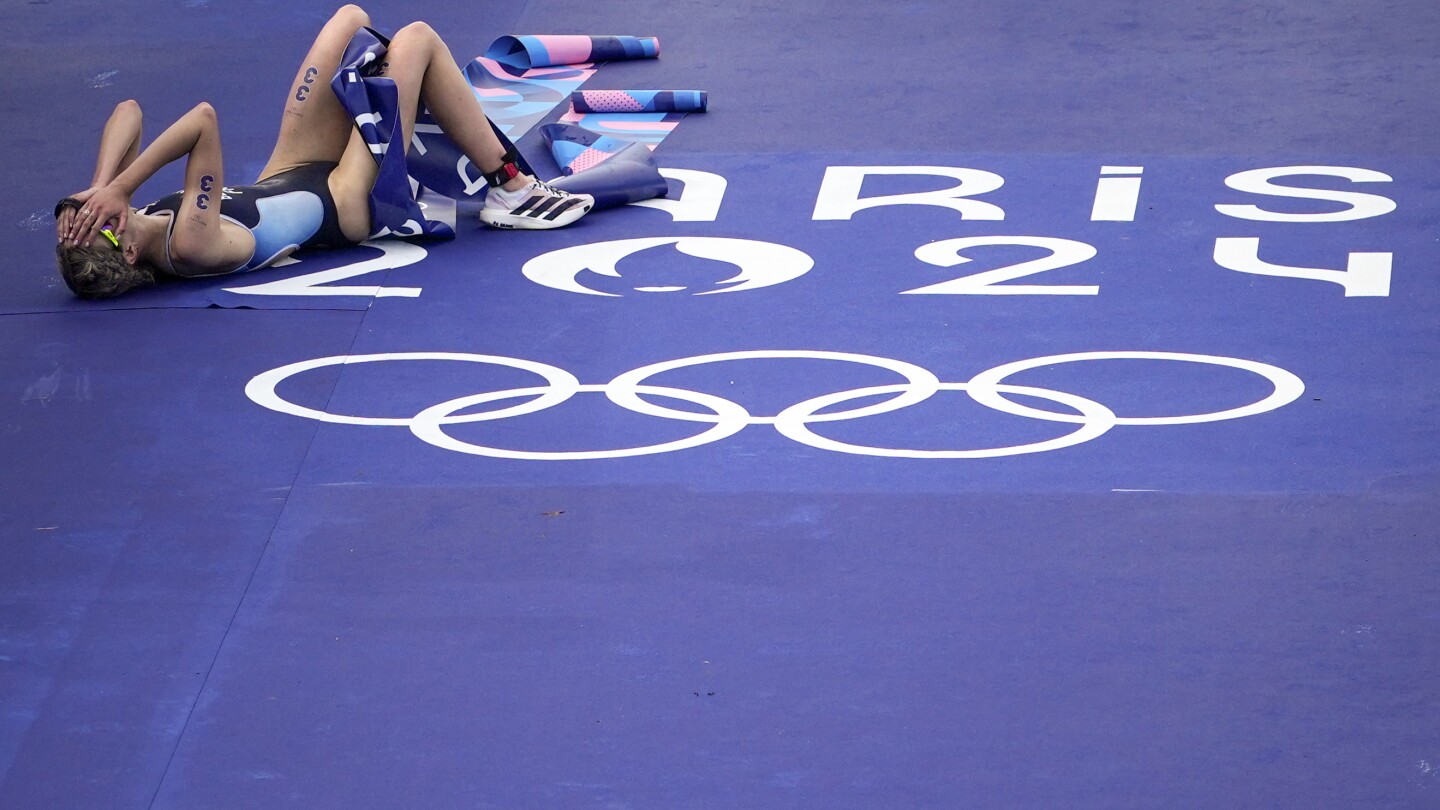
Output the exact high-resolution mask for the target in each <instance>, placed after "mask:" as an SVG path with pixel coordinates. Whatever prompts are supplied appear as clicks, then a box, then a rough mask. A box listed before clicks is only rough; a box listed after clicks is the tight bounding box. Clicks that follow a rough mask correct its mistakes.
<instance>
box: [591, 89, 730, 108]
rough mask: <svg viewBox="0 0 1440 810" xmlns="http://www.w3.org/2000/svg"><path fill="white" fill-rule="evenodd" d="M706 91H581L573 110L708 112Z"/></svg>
mask: <svg viewBox="0 0 1440 810" xmlns="http://www.w3.org/2000/svg"><path fill="white" fill-rule="evenodd" d="M708 101H709V97H708V94H706V93H705V91H703V90H577V91H575V92H573V93H571V94H570V109H572V110H574V111H575V112H577V113H612V112H626V113H641V112H682V113H689V112H705V108H706V106H707V104H708Z"/></svg>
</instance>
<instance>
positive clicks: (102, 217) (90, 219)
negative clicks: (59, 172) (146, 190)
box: [64, 183, 130, 245]
mask: <svg viewBox="0 0 1440 810" xmlns="http://www.w3.org/2000/svg"><path fill="white" fill-rule="evenodd" d="M75 199H77V200H79V201H80V210H79V211H76V212H75V216H74V217H72V218H71V220H70V228H69V230H68V232H67V233H66V234H65V238H64V241H66V242H68V243H70V244H72V245H83V244H89V242H90V240H91V239H94V238H95V234H97V233H99V232H100V229H101V228H103V227H105V225H106V224H108V223H109V222H110V221H111V220H116V225H115V229H114V230H115V235H116V236H117V237H118V236H120V235H121V234H123V233H125V225H126V224H127V223H128V222H129V220H130V195H129V194H126V193H125V192H124V191H122V190H121V189H120V188H119V187H118V186H116V185H115V184H114V183H111V184H110V185H108V186H104V187H103V188H98V189H86V190H85V191H83V192H81V193H80V194H76V195H75Z"/></svg>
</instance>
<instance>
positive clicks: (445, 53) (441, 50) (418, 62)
mask: <svg viewBox="0 0 1440 810" xmlns="http://www.w3.org/2000/svg"><path fill="white" fill-rule="evenodd" d="M385 62H386V65H385V67H384V71H385V75H386V76H389V77H390V78H392V79H394V80H395V86H396V88H397V89H398V90H399V91H400V121H401V126H402V127H403V128H404V132H405V140H404V143H405V145H406V148H407V149H408V148H409V144H410V138H411V136H412V134H413V133H414V130H415V115H416V111H417V109H418V107H419V104H420V103H421V102H423V103H424V104H425V108H426V109H427V110H429V111H430V114H431V115H433V116H435V121H436V123H438V124H439V125H440V128H441V129H442V130H444V131H445V134H446V135H448V136H450V139H451V140H452V141H454V142H455V145H456V146H458V147H460V151H462V152H464V153H465V156H466V157H468V158H470V162H471V163H474V164H475V165H476V166H478V167H480V169H481V170H482V171H487V172H493V171H495V170H496V169H498V168H500V157H501V156H502V155H503V154H505V149H504V147H502V146H501V145H500V139H499V138H496V137H495V133H494V132H493V131H492V130H491V129H490V122H489V121H488V120H487V119H486V118H485V113H484V111H483V110H482V109H481V107H480V102H479V100H478V99H476V98H475V91H474V90H473V89H472V88H471V87H470V85H469V83H467V82H466V81H465V77H464V75H463V74H462V73H461V72H460V67H459V65H457V64H455V58H454V57H453V56H451V54H450V49H449V48H448V47H447V46H446V45H445V42H444V41H443V40H441V39H440V35H439V34H437V33H435V31H434V29H432V28H431V27H430V26H428V25H426V24H425V23H423V22H416V23H411V24H410V25H407V26H405V27H404V28H401V29H400V30H399V31H398V32H396V34H395V38H394V39H393V40H391V42H390V49H389V51H388V52H387V53H386V54H385ZM531 180H532V178H531V177H529V176H528V175H524V174H522V175H519V176H517V177H512V178H510V180H509V181H508V182H506V183H505V188H507V189H517V188H524V187H525V186H526V185H528V184H529V183H530V182H531Z"/></svg>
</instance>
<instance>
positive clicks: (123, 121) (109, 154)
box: [90, 99, 145, 188]
mask: <svg viewBox="0 0 1440 810" xmlns="http://www.w3.org/2000/svg"><path fill="white" fill-rule="evenodd" d="M144 120H145V119H144V116H143V115H142V114H141V112H140V104H139V102H137V101H135V100H134V99H130V100H127V101H122V102H120V103H119V104H117V105H115V112H113V113H111V114H110V120H109V121H106V122H105V131H104V132H103V133H102V134H101V135H100V155H99V157H97V158H96V159H95V176H94V177H93V178H91V180H90V186H91V188H104V187H105V186H107V185H109V184H110V181H111V180H114V179H115V176H116V175H118V174H119V173H120V172H123V171H125V169H127V168H129V166H130V164H131V163H134V162H135V158H136V157H138V156H139V155H140V136H141V127H142V125H143V124H144Z"/></svg>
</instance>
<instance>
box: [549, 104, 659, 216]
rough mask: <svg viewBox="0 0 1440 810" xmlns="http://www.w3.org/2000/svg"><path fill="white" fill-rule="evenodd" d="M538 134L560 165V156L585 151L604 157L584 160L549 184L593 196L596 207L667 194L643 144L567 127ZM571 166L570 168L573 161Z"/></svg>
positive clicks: (553, 126) (553, 127)
mask: <svg viewBox="0 0 1440 810" xmlns="http://www.w3.org/2000/svg"><path fill="white" fill-rule="evenodd" d="M540 134H541V135H543V137H544V140H546V143H549V144H550V151H552V153H553V154H556V163H562V160H560V156H563V154H580V153H585V150H592V151H595V153H602V154H603V157H600V160H599V161H596V163H589V161H586V167H585V169H582V170H573V173H572V172H567V173H566V176H564V177H559V179H556V180H552V182H550V184H553V186H556V187H559V189H564V190H567V192H576V193H582V195H590V196H593V197H595V208H598V209H599V208H613V206H619V205H626V203H632V202H639V200H648V199H652V197H662V196H665V192H667V184H665V177H664V176H661V173H660V169H658V167H657V166H655V159H654V157H652V156H651V153H649V148H647V147H645V144H638V143H626V141H621V140H619V138H611V137H606V135H596V134H595V133H590V131H588V130H582V128H579V127H573V125H569V124H546V125H544V127H540ZM602 141H605V143H602ZM596 144H599V148H596ZM570 163H572V166H573V163H575V161H573V160H572V161H570ZM562 167H563V164H562Z"/></svg>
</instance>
